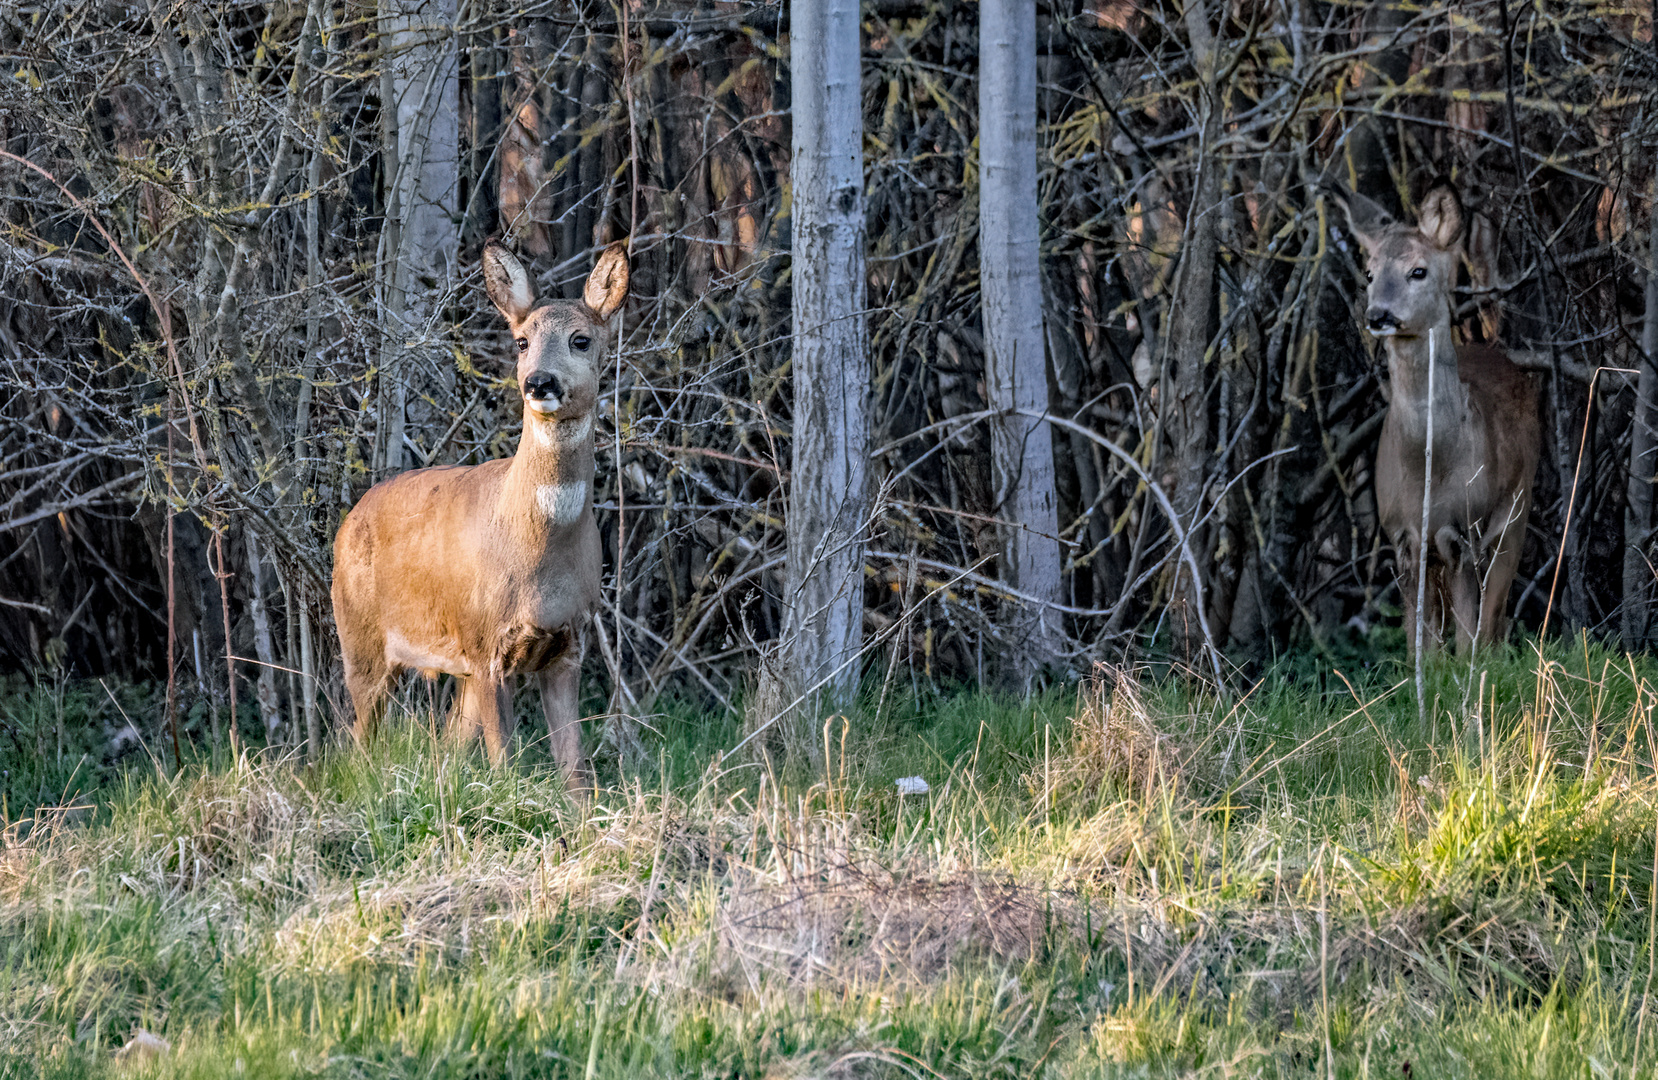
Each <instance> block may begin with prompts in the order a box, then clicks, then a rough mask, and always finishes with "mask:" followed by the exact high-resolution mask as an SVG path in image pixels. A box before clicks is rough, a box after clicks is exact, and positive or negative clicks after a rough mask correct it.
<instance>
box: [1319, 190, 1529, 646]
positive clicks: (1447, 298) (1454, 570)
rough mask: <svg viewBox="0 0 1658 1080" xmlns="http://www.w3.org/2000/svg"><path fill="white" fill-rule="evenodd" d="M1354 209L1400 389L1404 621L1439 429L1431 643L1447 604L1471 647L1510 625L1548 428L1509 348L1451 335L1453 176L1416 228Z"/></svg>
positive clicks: (1390, 467)
mask: <svg viewBox="0 0 1658 1080" xmlns="http://www.w3.org/2000/svg"><path fill="white" fill-rule="evenodd" d="M1347 218H1348V223H1349V224H1350V225H1351V227H1352V232H1353V235H1354V236H1355V237H1356V238H1357V239H1358V241H1359V244H1360V246H1361V247H1363V248H1364V251H1365V255H1366V261H1367V263H1368V267H1369V268H1368V272H1367V274H1366V277H1368V278H1369V280H1370V288H1369V291H1368V294H1367V297H1366V310H1365V326H1366V328H1367V329H1368V330H1369V331H1370V333H1372V334H1374V335H1376V336H1377V337H1379V338H1381V340H1382V347H1383V349H1384V350H1385V351H1386V353H1387V361H1388V371H1389V381H1390V383H1391V387H1392V396H1391V400H1390V402H1389V405H1388V411H1387V418H1386V419H1385V420H1384V421H1383V422H1382V434H1381V441H1380V443H1379V445H1378V446H1377V448H1376V508H1377V513H1378V516H1379V518H1380V521H1381V526H1382V529H1383V530H1384V531H1385V532H1386V533H1387V536H1388V538H1389V539H1390V540H1391V541H1392V542H1393V545H1394V551H1395V556H1396V559H1397V563H1398V571H1399V585H1400V591H1401V592H1402V593H1403V596H1404V609H1405V629H1406V631H1407V634H1408V633H1409V631H1410V630H1411V628H1412V627H1413V626H1414V625H1415V622H1416V594H1417V572H1418V571H1417V567H1418V558H1419V553H1420V551H1421V547H1420V544H1421V543H1422V539H1423V536H1422V534H1423V527H1422V526H1423V514H1424V509H1423V502H1424V493H1423V483H1424V478H1425V477H1426V469H1425V461H1426V458H1427V448H1428V432H1429V431H1430V430H1431V431H1432V432H1433V454H1432V460H1433V474H1432V477H1431V483H1430V484H1429V486H1428V491H1427V502H1428V507H1427V537H1428V539H1429V541H1430V547H1429V548H1428V559H1427V582H1426V584H1427V588H1426V591H1425V606H1426V611H1425V612H1424V613H1423V619H1424V622H1425V624H1426V630H1427V642H1428V643H1432V644H1438V643H1439V641H1441V640H1442V639H1443V637H1444V635H1445V632H1446V629H1447V628H1446V627H1445V625H1444V616H1445V609H1446V608H1447V607H1449V609H1450V614H1451V618H1452V619H1453V620H1454V627H1452V628H1451V629H1454V631H1455V634H1456V645H1457V652H1458V653H1460V654H1463V655H1466V654H1467V653H1468V652H1469V651H1470V650H1471V649H1472V648H1473V646H1474V644H1475V643H1476V642H1478V643H1479V644H1481V645H1484V644H1488V643H1490V642H1493V641H1498V640H1501V639H1502V637H1503V636H1504V634H1505V632H1506V629H1507V624H1506V615H1507V606H1508V589H1509V585H1510V584H1512V583H1513V581H1514V571H1515V568H1516V567H1517V566H1518V565H1519V562H1520V553H1521V550H1522V549H1523V548H1524V546H1525V537H1526V519H1527V518H1528V517H1529V516H1530V514H1531V487H1532V480H1533V477H1534V476H1535V474H1536V472H1537V456H1538V452H1539V448H1540V444H1541V436H1542V429H1541V427H1540V426H1539V422H1538V417H1537V393H1536V389H1535V387H1534V386H1533V385H1532V382H1531V379H1530V378H1529V377H1528V376H1527V375H1526V374H1525V373H1524V372H1522V371H1521V370H1520V369H1519V368H1517V367H1515V366H1514V364H1512V363H1511V362H1510V361H1509V359H1508V357H1507V356H1506V355H1505V354H1504V353H1503V352H1502V350H1500V349H1497V348H1495V347H1493V346H1490V345H1463V346H1461V347H1460V348H1459V347H1457V346H1455V345H1453V344H1452V342H1451V303H1452V301H1451V294H1452V288H1453V286H1454V285H1455V284H1456V273H1457V267H1458V265H1459V261H1460V258H1461V255H1462V251H1461V242H1462V232H1463V212H1462V205H1461V203H1460V202H1459V200H1458V199H1457V195H1456V192H1455V191H1454V190H1453V189H1452V188H1451V187H1450V186H1449V185H1446V184H1442V183H1440V184H1435V185H1434V186H1433V187H1432V188H1431V189H1430V190H1429V191H1428V193H1427V195H1426V196H1425V197H1424V198H1423V200H1422V209H1421V214H1420V222H1419V224H1418V225H1415V226H1411V225H1405V224H1401V223H1400V222H1397V221H1395V220H1393V218H1392V217H1391V216H1389V214H1388V213H1387V211H1385V210H1383V209H1382V208H1381V207H1380V206H1378V205H1377V204H1376V203H1375V202H1373V201H1372V200H1370V199H1368V198H1366V197H1364V196H1363V195H1353V196H1351V197H1350V198H1349V199H1348V200H1347ZM1430 349H1431V350H1432V352H1433V356H1432V364H1431V367H1432V369H1433V377H1432V385H1430V384H1429V369H1430V362H1429V361H1430V358H1429V352H1430ZM1430 409H1431V410H1432V417H1431V422H1430V416H1429V410H1430ZM1414 648H1415V646H1414V644H1413V645H1412V649H1413V650H1414Z"/></svg>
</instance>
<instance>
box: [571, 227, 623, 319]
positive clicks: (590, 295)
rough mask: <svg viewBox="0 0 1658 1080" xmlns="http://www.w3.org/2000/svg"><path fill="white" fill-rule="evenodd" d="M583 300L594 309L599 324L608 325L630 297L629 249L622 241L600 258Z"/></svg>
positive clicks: (583, 291) (608, 248)
mask: <svg viewBox="0 0 1658 1080" xmlns="http://www.w3.org/2000/svg"><path fill="white" fill-rule="evenodd" d="M581 298H582V299H583V300H585V301H586V302H587V306H588V307H590V308H592V309H593V314H595V315H597V316H598V317H599V321H600V322H609V321H610V317H611V316H612V315H614V314H616V312H617V310H618V309H619V308H620V307H621V306H622V301H623V300H626V299H627V298H628V249H627V245H626V244H624V243H621V242H617V243H614V244H611V245H610V246H609V247H607V248H605V249H604V253H603V254H602V255H600V256H599V261H598V263H597V264H595V265H594V267H593V272H592V273H591V274H589V275H587V285H586V286H585V287H584V288H583V289H582V291H581Z"/></svg>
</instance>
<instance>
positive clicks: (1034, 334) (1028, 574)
mask: <svg viewBox="0 0 1658 1080" xmlns="http://www.w3.org/2000/svg"><path fill="white" fill-rule="evenodd" d="M1037 201H1038V200H1037V191H1036V4H1035V0H984V2H983V3H982V4H980V6H979V249H980V272H979V298H980V304H981V305H982V308H983V311H984V384H985V393H986V394H987V395H988V397H989V403H990V407H991V408H993V409H997V410H1000V411H1001V412H1002V415H1001V416H999V417H998V418H997V419H996V421H995V422H994V423H993V424H992V426H991V429H990V454H991V475H992V483H993V484H994V491H995V498H996V502H997V507H998V508H997V516H998V517H1000V518H1001V519H1002V520H1003V521H1004V522H1005V524H1004V525H1002V526H1001V530H1000V531H1001V534H1002V536H1001V541H1002V559H1001V577H1002V580H1003V581H1004V582H1006V583H1007V585H1008V586H1009V587H1010V588H1012V589H1014V590H1016V591H1017V592H1019V593H1020V594H1022V595H1023V596H1024V597H1027V598H1028V599H1025V600H1022V601H1015V602H1013V603H1011V604H1009V608H1010V611H1011V617H1009V618H1008V619H1007V627H1006V630H1007V634H1008V639H1009V644H1010V646H1011V648H1010V649H1009V650H1008V651H1007V652H1006V653H1005V654H1004V655H1003V661H1004V664H1005V666H1006V668H1007V671H1008V673H1009V674H1011V675H1013V676H1014V678H1015V680H1016V681H1018V682H1021V683H1024V684H1025V687H1026V688H1028V686H1029V682H1030V680H1031V678H1032V677H1033V676H1034V675H1035V674H1036V673H1037V672H1038V671H1039V670H1040V669H1041V665H1043V664H1045V663H1049V662H1051V661H1052V660H1053V659H1054V657H1055V656H1056V654H1057V652H1058V648H1059V639H1060V636H1061V633H1062V630H1063V628H1062V626H1061V624H1060V621H1059V613H1058V612H1057V611H1055V610H1054V609H1053V607H1052V606H1051V605H1053V604H1056V603H1058V602H1059V601H1060V600H1061V597H1062V595H1063V594H1062V592H1061V587H1060V566H1061V561H1060V550H1059V540H1058V535H1059V517H1058V508H1057V506H1056V504H1055V496H1054V455H1053V435H1052V432H1051V431H1050V429H1049V427H1048V425H1047V424H1046V423H1044V422H1042V421H1039V420H1037V419H1035V418H1034V417H1033V416H1031V415H1030V414H1031V413H1045V412H1046V411H1047V410H1048V365H1047V356H1046V352H1045V350H1044V348H1043V335H1042V276H1041V270H1040V255H1041V245H1040V238H1039V236H1038V227H1037V220H1036V207H1037Z"/></svg>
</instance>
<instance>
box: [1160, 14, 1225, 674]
mask: <svg viewBox="0 0 1658 1080" xmlns="http://www.w3.org/2000/svg"><path fill="white" fill-rule="evenodd" d="M1204 8H1205V5H1204V4H1203V3H1202V2H1201V0H1189V2H1188V3H1187V5H1186V27H1187V31H1188V33H1189V35H1190V37H1191V42H1192V57H1193V62H1194V64H1195V65H1196V67H1197V70H1198V78H1199V80H1200V82H1201V84H1202V86H1201V89H1200V91H1199V94H1200V98H1201V101H1202V110H1203V112H1202V136H1201V138H1200V140H1199V143H1198V162H1197V170H1198V174H1197V183H1196V184H1195V185H1194V186H1193V189H1192V202H1191V205H1190V206H1189V207H1188V208H1187V212H1186V229H1185V235H1184V236H1183V237H1182V238H1181V241H1180V266H1179V269H1178V272H1177V276H1176V277H1175V288H1174V298H1173V302H1172V303H1171V305H1170V313H1169V330H1168V335H1167V338H1166V341H1167V345H1166V350H1167V351H1166V352H1165V354H1164V357H1163V386H1164V388H1165V389H1164V393H1165V394H1166V395H1167V397H1166V398H1165V399H1164V400H1165V404H1164V405H1163V408H1162V413H1163V417H1164V422H1165V423H1166V424H1167V425H1168V429H1169V441H1170V443H1171V444H1172V446H1171V451H1172V454H1173V457H1172V460H1171V461H1170V463H1169V464H1170V468H1169V473H1170V474H1172V478H1173V483H1172V485H1171V486H1172V488H1173V503H1174V509H1175V512H1176V513H1177V514H1179V515H1180V517H1181V520H1182V522H1183V524H1184V526H1185V528H1187V529H1188V530H1190V532H1189V533H1188V537H1187V539H1188V542H1189V543H1190V544H1191V546H1192V548H1193V553H1194V554H1198V555H1199V556H1200V558H1201V555H1202V553H1203V552H1204V551H1206V550H1207V545H1206V543H1205V541H1204V534H1206V533H1207V532H1208V530H1207V529H1202V530H1199V529H1195V528H1193V526H1195V525H1196V523H1197V521H1198V519H1199V518H1200V517H1201V516H1202V510H1203V496H1204V488H1205V486H1206V482H1207V479H1208V472H1209V465H1210V461H1209V458H1210V453H1211V448H1212V446H1213V437H1212V433H1211V423H1210V402H1209V399H1210V393H1209V369H1210V365H1209V364H1208V363H1206V358H1207V354H1208V350H1209V343H1210V341H1211V340H1212V339H1213V337H1214V330H1215V323H1216V315H1217V307H1218V305H1217V290H1216V281H1215V269H1216V266H1217V264H1218V262H1219V257H1220V237H1219V228H1218V226H1219V223H1220V213H1221V207H1220V198H1221V191H1222V179H1223V177H1222V175H1221V161H1220V156H1219V154H1217V153H1215V152H1214V146H1215V143H1216V141H1217V140H1218V138H1219V136H1220V111H1221V102H1220V87H1219V86H1217V85H1216V82H1215V78H1216V76H1215V39H1214V35H1213V33H1212V31H1211V30H1210V28H1209V21H1208V19H1209V17H1208V14H1207V13H1206V12H1205V10H1204ZM1202 561H1204V562H1207V560H1206V559H1204V560H1202ZM1176 575H1177V587H1176V590H1175V593H1174V596H1173V598H1172V599H1171V601H1170V607H1169V616H1168V617H1169V625H1170V627H1171V628H1172V630H1173V636H1174V641H1175V643H1176V651H1177V653H1178V654H1179V655H1180V657H1181V658H1182V659H1183V660H1186V661H1187V662H1189V663H1192V664H1193V665H1194V667H1195V666H1197V664H1198V663H1199V656H1200V654H1201V653H1202V652H1204V651H1206V650H1207V649H1208V647H1209V646H1210V644H1211V642H1210V641H1209V640H1208V636H1209V635H1208V633H1207V632H1206V631H1205V630H1204V629H1203V627H1204V614H1205V609H1204V608H1203V605H1204V604H1205V603H1206V602H1207V601H1206V598H1205V597H1204V589H1203V587H1204V582H1202V581H1193V580H1192V578H1191V575H1190V573H1188V572H1187V571H1186V569H1185V567H1184V566H1179V565H1177V569H1176Z"/></svg>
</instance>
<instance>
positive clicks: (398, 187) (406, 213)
mask: <svg viewBox="0 0 1658 1080" xmlns="http://www.w3.org/2000/svg"><path fill="white" fill-rule="evenodd" d="M380 33H381V47H382V49H383V50H384V57H383V60H384V65H385V66H384V75H383V77H382V80H381V87H382V94H383V95H384V97H385V98H386V102H385V107H386V108H387V115H386V123H385V135H386V153H387V155H388V160H387V161H386V162H385V166H384V167H385V169H386V175H387V184H386V186H387V197H386V215H387V217H388V218H389V219H392V220H391V221H389V222H388V226H389V227H388V228H387V229H386V230H385V232H384V233H383V234H382V242H381V249H380V259H379V261H380V264H381V265H380V266H379V268H378V271H379V274H380V276H381V286H382V287H381V296H382V301H381V311H382V316H383V318H384V319H385V321H386V326H385V328H384V329H383V331H382V335H381V341H382V350H383V352H384V354H385V355H383V357H382V360H381V370H382V374H381V387H380V409H381V417H380V423H381V431H380V437H379V439H378V440H377V447H378V450H379V457H380V461H379V462H377V464H378V465H379V467H380V471H382V472H385V473H391V472H396V471H398V470H399V469H400V468H401V467H402V464H403V438H404V424H405V421H406V410H407V405H408V384H409V380H410V379H411V377H412V376H413V374H414V372H413V371H411V370H410V368H411V365H410V363H409V361H410V359H411V357H410V355H409V351H408V348H407V346H406V343H407V342H408V341H410V340H414V339H417V338H418V337H419V336H420V335H421V331H422V328H423V327H424V326H425V325H426V323H427V322H429V321H430V320H431V319H432V318H433V317H434V316H435V315H436V314H437V312H438V310H439V305H440V304H441V303H442V299H443V297H444V296H446V295H447V294H448V292H449V290H450V288H451V286H452V285H453V283H454V278H455V255H456V252H457V250H458V248H459V241H460V229H459V220H460V217H461V207H460V206H459V205H458V204H459V201H460V103H459V95H460V56H459V52H458V50H457V39H456V33H455V0H383V4H382V7H381V9H380ZM390 226H394V227H390ZM388 240H389V242H388Z"/></svg>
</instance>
